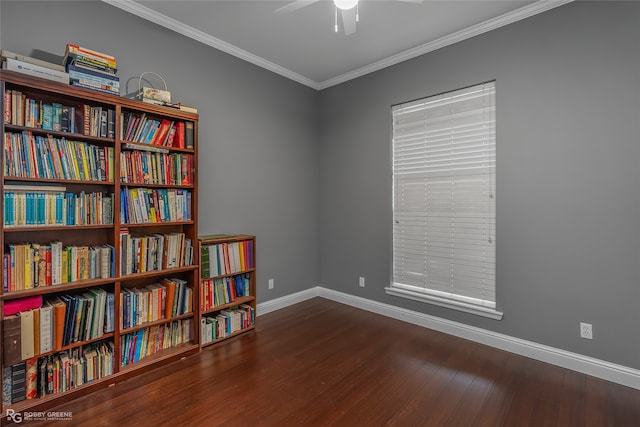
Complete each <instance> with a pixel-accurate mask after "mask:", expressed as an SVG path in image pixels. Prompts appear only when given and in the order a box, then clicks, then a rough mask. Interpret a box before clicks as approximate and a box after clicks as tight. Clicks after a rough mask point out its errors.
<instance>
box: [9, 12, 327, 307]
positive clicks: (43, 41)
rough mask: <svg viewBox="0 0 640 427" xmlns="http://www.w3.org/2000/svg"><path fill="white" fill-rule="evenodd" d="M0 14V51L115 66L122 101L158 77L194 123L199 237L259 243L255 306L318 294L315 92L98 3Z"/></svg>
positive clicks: (316, 104)
mask: <svg viewBox="0 0 640 427" xmlns="http://www.w3.org/2000/svg"><path fill="white" fill-rule="evenodd" d="M0 12H1V26H0V29H1V33H0V40H1V46H2V48H3V49H7V50H10V51H13V52H17V53H21V54H26V55H33V56H39V57H41V58H44V59H46V58H48V57H49V56H51V55H57V56H59V58H57V59H56V60H61V57H62V55H63V54H64V49H65V46H66V44H67V43H69V42H72V43H76V44H79V45H81V46H85V47H88V48H90V49H94V50H97V51H102V52H105V53H109V54H112V55H114V56H115V57H116V59H117V60H118V68H119V71H118V76H119V77H120V81H121V83H123V84H124V83H127V82H128V88H129V92H130V91H134V90H135V89H136V88H137V85H138V81H137V77H138V76H139V75H140V74H141V73H142V72H144V71H154V72H157V73H159V74H161V75H162V76H163V77H164V78H165V80H166V81H167V84H168V87H169V90H170V91H171V92H172V96H173V99H174V101H182V102H184V103H185V104H187V105H193V106H196V107H198V110H199V113H200V128H199V132H200V139H199V144H200V145H199V148H200V151H199V167H198V174H199V182H200V187H199V209H198V212H199V220H200V222H199V232H200V234H212V233H250V234H255V235H256V236H257V248H258V254H257V261H258V264H257V268H258V302H263V301H265V300H269V299H272V298H276V297H280V296H283V295H287V294H290V293H293V292H296V291H299V290H300V289H306V288H309V287H312V286H315V285H316V284H317V283H318V278H319V268H318V259H319V256H318V227H317V224H318V213H317V211H318V209H317V206H318V198H317V194H316V193H317V188H318V185H319V184H318V183H319V164H318V161H317V157H318V123H319V122H318V102H317V100H318V96H319V95H318V93H317V92H316V91H314V90H312V89H309V88H306V87H304V86H301V85H299V84H297V83H294V82H292V81H290V80H288V79H285V78H283V77H280V76H278V75H276V74H273V73H271V72H269V71H266V70H264V69H262V68H259V67H256V66H253V65H250V64H249V63H247V62H244V61H242V60H239V59H236V58H235V57H232V56H230V55H227V54H225V53H222V52H220V51H218V50H216V49H213V48H210V47H208V46H205V45H203V44H201V43H198V42H196V41H193V40H191V39H189V38H186V37H183V36H180V35H177V34H176V33H173V32H171V31H169V30H166V29H164V28H162V27H160V26H159V25H156V24H153V23H151V22H148V21H146V20H143V19H140V18H137V17H135V16H133V15H131V14H129V13H126V12H123V11H121V10H119V9H117V8H114V7H112V6H109V5H106V4H104V3H101V2H96V1H90V2H76V1H73V2H32V1H20V2H13V1H4V0H3V1H2V2H0ZM54 59H55V58H54ZM151 82H152V83H154V84H158V81H157V80H155V81H154V80H151ZM270 278H273V279H275V289H273V290H267V280H268V279H270Z"/></svg>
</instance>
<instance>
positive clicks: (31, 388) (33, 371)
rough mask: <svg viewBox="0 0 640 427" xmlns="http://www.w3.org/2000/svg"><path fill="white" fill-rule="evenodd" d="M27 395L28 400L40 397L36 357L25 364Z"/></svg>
mask: <svg viewBox="0 0 640 427" xmlns="http://www.w3.org/2000/svg"><path fill="white" fill-rule="evenodd" d="M25 368H26V372H25V394H26V398H27V399H34V398H36V397H37V396H38V358H37V357H34V358H31V359H29V360H27V361H26V363H25Z"/></svg>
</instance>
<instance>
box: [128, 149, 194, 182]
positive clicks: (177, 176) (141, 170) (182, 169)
mask: <svg viewBox="0 0 640 427" xmlns="http://www.w3.org/2000/svg"><path fill="white" fill-rule="evenodd" d="M136 148H137V147H136ZM194 171H195V156H194V155H193V154H180V153H172V154H169V153H161V152H152V151H146V150H134V151H122V152H121V153H120V181H121V182H123V183H130V184H166V185H191V184H193V175H194Z"/></svg>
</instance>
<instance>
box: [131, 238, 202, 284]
mask: <svg viewBox="0 0 640 427" xmlns="http://www.w3.org/2000/svg"><path fill="white" fill-rule="evenodd" d="M120 257H121V259H120V274H121V275H123V276H124V275H129V274H135V273H144V272H146V271H156V270H164V269H170V268H178V267H183V266H188V265H192V264H193V246H192V243H191V239H189V238H187V237H186V235H185V234H184V233H169V234H152V235H148V236H132V235H131V234H130V233H129V230H128V229H127V228H121V229H120Z"/></svg>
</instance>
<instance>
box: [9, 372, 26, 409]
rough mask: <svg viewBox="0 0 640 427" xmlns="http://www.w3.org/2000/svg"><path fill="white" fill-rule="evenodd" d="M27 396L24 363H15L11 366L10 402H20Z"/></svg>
mask: <svg viewBox="0 0 640 427" xmlns="http://www.w3.org/2000/svg"><path fill="white" fill-rule="evenodd" d="M26 398H27V367H26V363H25V362H22V363H17V364H15V365H13V366H12V367H11V403H18V402H22V401H23V400H25V399H26Z"/></svg>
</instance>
